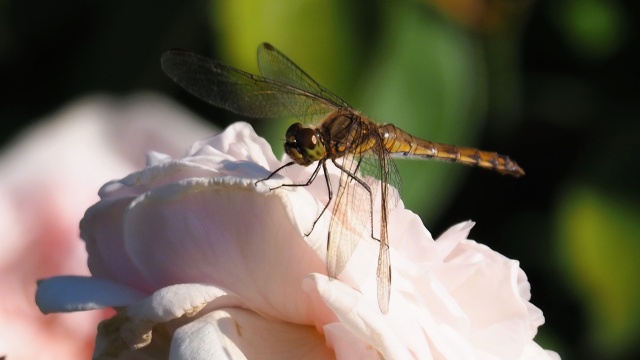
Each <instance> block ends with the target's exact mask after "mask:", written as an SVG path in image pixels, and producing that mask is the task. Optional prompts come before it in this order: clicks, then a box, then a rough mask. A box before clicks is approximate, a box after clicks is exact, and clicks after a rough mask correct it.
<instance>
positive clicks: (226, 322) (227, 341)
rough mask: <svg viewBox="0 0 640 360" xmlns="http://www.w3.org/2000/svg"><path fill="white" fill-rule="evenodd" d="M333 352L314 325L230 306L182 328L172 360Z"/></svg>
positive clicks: (289, 356)
mask: <svg viewBox="0 0 640 360" xmlns="http://www.w3.org/2000/svg"><path fill="white" fill-rule="evenodd" d="M332 357H333V351H332V350H331V349H329V348H328V347H327V346H326V345H325V339H324V337H323V336H322V335H321V334H320V333H319V332H318V331H317V330H316V329H315V327H311V326H303V325H296V324H292V323H286V322H281V321H275V320H268V319H266V318H264V317H262V316H260V315H258V314H256V313H254V312H251V311H248V310H244V309H240V308H230V309H225V310H218V311H215V312H211V313H209V314H207V315H205V316H203V317H201V318H199V319H197V320H195V321H192V322H190V323H189V324H187V325H184V326H182V327H181V328H180V329H178V330H177V331H176V332H175V334H174V338H173V342H172V344H171V354H170V359H172V360H178V359H189V360H199V359H311V360H313V359H330V358H332Z"/></svg>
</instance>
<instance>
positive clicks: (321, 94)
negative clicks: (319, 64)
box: [258, 43, 350, 107]
mask: <svg viewBox="0 0 640 360" xmlns="http://www.w3.org/2000/svg"><path fill="white" fill-rule="evenodd" d="M258 68H259V69H260V73H261V74H262V76H264V77H265V78H269V79H273V80H277V81H279V82H281V83H284V84H288V85H291V86H293V87H295V88H298V89H301V90H304V91H306V92H307V93H310V94H313V95H315V96H317V97H318V98H322V99H324V100H326V101H329V102H330V103H332V104H333V105H334V106H336V107H350V106H349V105H348V104H347V103H346V102H345V101H344V100H342V99H341V98H340V97H338V96H337V95H335V94H334V93H332V92H331V91H329V90H328V89H326V88H324V87H323V86H322V85H320V84H318V83H317V82H316V81H315V80H313V79H312V78H311V76H309V75H308V74H307V73H306V72H305V71H304V70H302V69H301V68H300V67H298V65H296V64H295V63H294V62H293V61H291V59H289V58H288V57H287V56H286V55H284V54H283V53H281V52H280V51H279V50H278V49H276V48H275V47H274V46H273V45H271V44H269V43H263V44H261V45H260V46H259V47H258Z"/></svg>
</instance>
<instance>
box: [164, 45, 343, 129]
mask: <svg viewBox="0 0 640 360" xmlns="http://www.w3.org/2000/svg"><path fill="white" fill-rule="evenodd" d="M283 56H284V55H283ZM161 63H162V69H163V70H164V72H165V73H166V74H167V75H168V76H169V77H170V78H171V79H173V81H175V82H176V83H178V84H179V85H180V86H182V87H183V88H184V89H185V90H187V91H189V92H190V93H192V94H193V95H195V96H197V97H199V98H200V99H202V100H204V101H207V102H208V103H210V104H212V105H215V106H218V107H222V108H225V109H227V110H230V111H233V112H235V113H238V114H241V115H244V116H249V117H256V118H281V117H306V116H314V115H319V114H325V113H328V112H330V111H332V110H335V108H336V105H335V104H334V103H333V102H332V101H330V100H327V99H324V98H322V97H321V96H319V95H318V94H315V93H313V92H309V91H307V90H305V89H301V88H299V87H296V86H295V85H294V84H290V83H285V82H281V81H278V80H275V79H269V78H265V77H262V76H258V75H253V74H249V73H247V72H244V71H242V70H239V69H236V68H234V67H231V66H228V65H225V64H221V63H219V62H216V61H213V60H211V59H208V58H205V57H202V56H199V55H196V54H193V53H189V52H186V51H182V50H170V51H167V52H165V53H164V54H163V55H162V59H161Z"/></svg>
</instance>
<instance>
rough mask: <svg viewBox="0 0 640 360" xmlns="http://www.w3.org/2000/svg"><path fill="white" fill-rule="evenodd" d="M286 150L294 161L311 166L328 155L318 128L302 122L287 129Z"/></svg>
mask: <svg viewBox="0 0 640 360" xmlns="http://www.w3.org/2000/svg"><path fill="white" fill-rule="evenodd" d="M284 152H286V153H287V155H289V157H290V158H291V160H293V162H295V163H296V164H298V165H302V166H309V165H311V164H313V163H314V162H316V161H318V160H321V159H323V158H324V157H325V156H326V149H325V145H324V142H323V141H322V136H321V134H320V133H319V132H318V130H316V129H313V128H309V127H304V126H302V124H300V123H295V124H293V125H291V126H289V129H287V133H286V140H285V143H284Z"/></svg>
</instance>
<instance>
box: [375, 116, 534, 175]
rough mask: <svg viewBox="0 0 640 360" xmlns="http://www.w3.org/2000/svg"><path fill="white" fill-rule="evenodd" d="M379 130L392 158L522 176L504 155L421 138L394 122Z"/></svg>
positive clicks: (517, 167)
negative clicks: (413, 159)
mask: <svg viewBox="0 0 640 360" xmlns="http://www.w3.org/2000/svg"><path fill="white" fill-rule="evenodd" d="M379 131H380V136H381V138H382V139H383V146H384V147H385V148H386V149H387V151H389V152H390V153H392V154H393V156H394V157H405V158H422V159H425V158H429V159H436V160H442V161H449V162H457V163H461V164H465V165H470V166H478V167H481V168H485V169H489V170H494V171H497V172H499V173H502V174H508V175H512V176H516V177H519V176H522V175H524V170H522V168H520V166H518V164H516V162H515V161H513V160H511V159H510V158H509V157H508V156H505V155H500V154H498V153H495V152H489V151H482V150H478V149H472V148H466V147H460V146H455V145H447V144H440V143H436V142H433V141H429V140H424V139H420V138H417V137H415V136H413V135H411V134H409V133H407V132H406V131H404V130H402V129H400V128H398V127H397V126H395V125H393V124H386V125H383V126H381V127H380V129H379Z"/></svg>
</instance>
